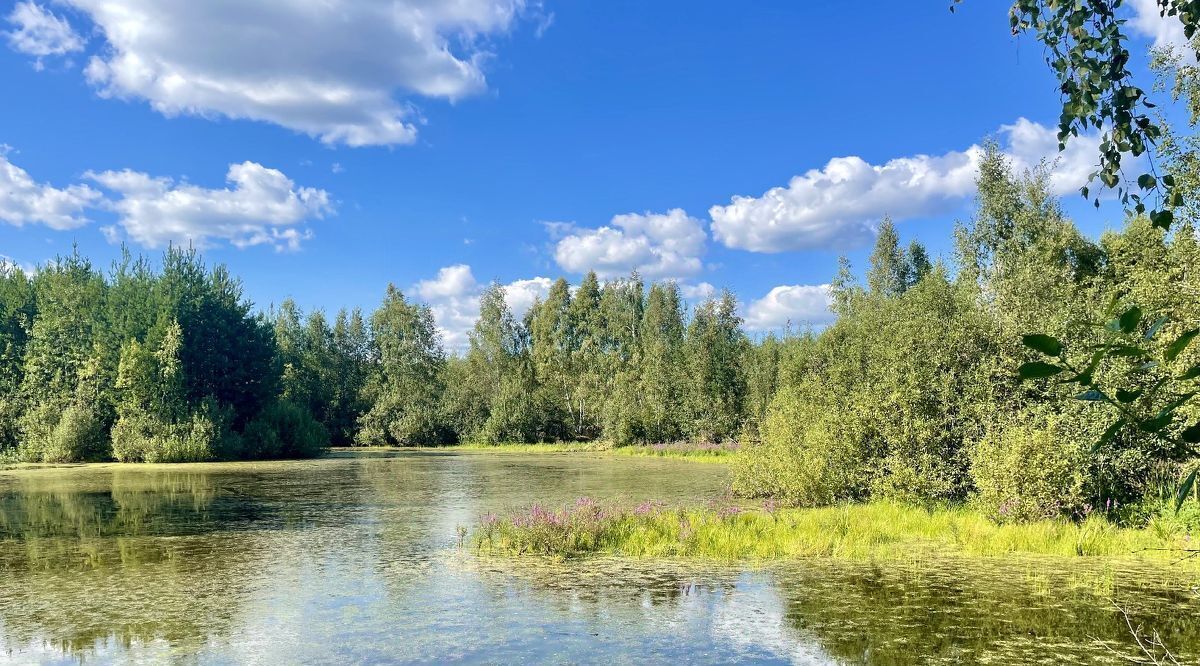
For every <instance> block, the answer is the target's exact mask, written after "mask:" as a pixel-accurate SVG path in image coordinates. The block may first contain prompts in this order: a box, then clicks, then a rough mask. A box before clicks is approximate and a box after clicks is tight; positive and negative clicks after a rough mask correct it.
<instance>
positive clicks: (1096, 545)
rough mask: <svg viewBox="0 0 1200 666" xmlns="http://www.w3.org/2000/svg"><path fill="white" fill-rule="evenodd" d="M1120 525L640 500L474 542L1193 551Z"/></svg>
mask: <svg viewBox="0 0 1200 666" xmlns="http://www.w3.org/2000/svg"><path fill="white" fill-rule="evenodd" d="M1153 527H1155V526H1153V525H1152V529H1130V528H1122V527H1118V526H1116V525H1114V524H1112V523H1111V522H1109V521H1108V520H1106V519H1105V518H1103V517H1100V516H1091V517H1089V518H1087V519H1086V520H1083V521H1082V522H1078V523H1076V522H1071V521H1069V520H1043V521H1038V522H1033V523H1026V524H1019V525H1013V524H1004V525H1001V524H997V523H995V522H993V521H992V520H990V519H988V518H987V517H985V516H984V515H982V514H980V513H977V512H974V511H971V510H969V509H966V508H935V509H922V508H916V507H911V506H905V505H901V504H895V503H890V502H875V503H870V504H851V505H843V506H836V507H827V508H818V509H775V508H773V507H771V506H770V505H769V504H768V505H767V506H766V507H764V508H755V509H748V510H746V509H739V508H737V507H726V508H723V509H682V508H668V507H666V506H663V505H660V504H652V503H646V504H642V505H639V506H637V507H636V508H632V509H630V508H620V507H611V506H600V505H599V504H597V503H596V502H594V501H591V500H588V499H586V498H585V499H581V500H580V501H579V503H578V504H577V505H575V506H573V507H568V508H565V509H559V510H554V511H552V510H547V509H545V508H542V507H538V506H534V507H532V508H530V509H529V510H527V511H523V512H519V513H516V514H513V515H509V516H504V517H500V516H495V515H488V516H485V517H484V518H483V520H482V521H481V522H480V524H479V526H478V527H477V528H476V530H475V532H474V536H473V543H474V545H475V547H476V548H477V549H479V550H480V551H482V552H487V553H497V554H509V555H523V554H534V555H551V556H560V557H579V556H585V555H617V556H632V557H699V558H712V559H722V560H738V559H760V560H768V559H785V558H798V557H830V558H847V559H868V558H907V557H911V556H913V555H916V554H921V553H924V552H928V553H931V554H932V553H938V554H963V555H982V556H992V555H1005V554H1012V553H1028V554H1040V555H1058V556H1064V557H1092V556H1137V557H1147V558H1161V559H1166V558H1172V557H1178V556H1179V555H1178V553H1177V552H1172V551H1171V550H1155V549H1176V548H1187V547H1189V546H1190V545H1192V542H1191V541H1190V537H1189V536H1188V535H1187V534H1186V532H1185V531H1183V530H1181V529H1179V528H1177V527H1174V528H1172V527H1169V526H1165V524H1160V525H1158V526H1157V529H1153Z"/></svg>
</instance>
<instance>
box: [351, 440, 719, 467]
mask: <svg viewBox="0 0 1200 666" xmlns="http://www.w3.org/2000/svg"><path fill="white" fill-rule="evenodd" d="M410 449H411V450H420V451H483V452H488V453H604V454H610V455H614V456H629V457H650V458H677V459H681V460H689V461H692V462H703V463H729V462H732V461H733V459H734V456H735V455H736V454H737V452H738V449H739V447H738V445H737V444H708V443H690V442H679V443H673V444H653V445H636V446H621V447H617V446H614V445H613V444H611V443H610V442H547V443H540V444H522V443H507V442H506V443H500V444H475V443H466V444H452V445H448V446H439V447H394V446H355V447H337V448H335V449H334V451H338V452H341V451H372V450H375V451H390V450H410Z"/></svg>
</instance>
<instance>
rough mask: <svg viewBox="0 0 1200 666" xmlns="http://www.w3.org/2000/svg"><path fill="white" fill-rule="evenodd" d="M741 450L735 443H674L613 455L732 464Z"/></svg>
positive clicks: (626, 448) (627, 448) (628, 448)
mask: <svg viewBox="0 0 1200 666" xmlns="http://www.w3.org/2000/svg"><path fill="white" fill-rule="evenodd" d="M739 449H740V447H739V446H738V444H737V443H733V442H730V443H721V444H716V443H709V442H674V443H670V444H649V445H641V446H623V447H621V448H618V449H613V453H614V454H616V455H621V456H644V457H655V458H681V459H683V460H690V461H692V462H704V463H731V462H733V458H734V456H735V455H737V453H738V451H739Z"/></svg>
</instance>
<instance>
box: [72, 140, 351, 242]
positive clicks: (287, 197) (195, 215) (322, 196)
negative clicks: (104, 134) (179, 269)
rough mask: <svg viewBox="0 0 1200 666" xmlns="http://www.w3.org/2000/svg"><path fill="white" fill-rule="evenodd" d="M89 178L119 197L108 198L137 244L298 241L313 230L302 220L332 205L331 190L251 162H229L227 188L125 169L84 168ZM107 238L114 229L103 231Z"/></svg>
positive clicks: (321, 214)
mask: <svg viewBox="0 0 1200 666" xmlns="http://www.w3.org/2000/svg"><path fill="white" fill-rule="evenodd" d="M87 177H88V178H91V179H92V180H94V181H95V182H97V183H99V184H100V185H102V186H103V187H105V188H106V189H108V190H110V191H112V192H114V193H115V194H116V195H117V196H118V197H119V198H117V199H115V200H112V201H109V202H108V203H107V204H106V205H107V206H108V207H109V208H111V209H112V210H114V211H115V212H116V213H117V214H118V218H119V219H118V222H119V224H120V226H121V228H122V230H123V231H124V233H125V234H126V235H127V236H128V237H129V238H130V239H132V240H133V241H134V242H137V243H139V244H141V245H144V246H147V247H152V248H156V247H162V246H164V245H167V244H168V243H172V242H174V243H181V244H186V243H191V244H193V245H195V246H198V247H208V246H211V245H215V244H219V243H220V242H228V243H230V244H232V245H234V246H235V247H238V248H245V247H249V246H252V245H263V244H266V245H271V246H274V247H275V248H276V249H293V250H294V249H297V248H299V246H300V243H301V241H303V240H305V239H307V238H309V237H311V232H310V231H309V230H308V229H307V228H306V227H305V226H304V224H305V223H306V222H308V221H309V220H312V219H316V218H321V217H324V216H325V215H327V214H330V213H332V212H333V205H332V203H331V202H330V198H329V193H328V192H326V191H325V190H319V189H314V188H310V187H299V188H298V187H296V185H295V183H293V182H292V181H291V179H289V178H288V177H287V176H285V175H284V174H283V172H281V171H278V170H276V169H269V168H267V167H264V166H262V165H261V164H258V163H255V162H242V163H241V164H231V165H230V166H229V171H228V173H227V175H226V181H228V183H229V184H230V187H227V188H217V189H208V188H204V187H199V186H196V185H192V184H189V183H186V182H176V181H175V180H173V179H171V178H165V177H152V176H150V175H148V174H145V173H141V172H138V171H131V170H129V169H126V170H123V171H103V172H100V173H94V172H88V174H87ZM105 235H106V236H107V237H110V240H111V239H113V238H115V237H116V235H117V234H114V233H112V232H111V231H108V232H106V233H105Z"/></svg>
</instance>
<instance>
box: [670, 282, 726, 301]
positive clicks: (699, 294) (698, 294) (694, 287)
mask: <svg viewBox="0 0 1200 666" xmlns="http://www.w3.org/2000/svg"><path fill="white" fill-rule="evenodd" d="M677 284H678V285H679V295H680V296H683V297H684V298H685V299H687V300H689V301H705V300H708V299H710V298H712V297H713V296H714V295H715V294H716V293H717V288H716V287H714V286H712V285H711V284H709V283H707V282H697V283H696V284H691V283H688V282H679V283H677Z"/></svg>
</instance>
